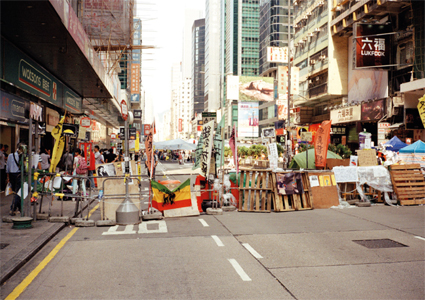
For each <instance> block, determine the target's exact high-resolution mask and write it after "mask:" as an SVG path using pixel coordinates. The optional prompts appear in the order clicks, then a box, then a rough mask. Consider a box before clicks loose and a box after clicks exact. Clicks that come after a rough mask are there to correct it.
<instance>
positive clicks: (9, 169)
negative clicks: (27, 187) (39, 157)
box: [6, 145, 24, 216]
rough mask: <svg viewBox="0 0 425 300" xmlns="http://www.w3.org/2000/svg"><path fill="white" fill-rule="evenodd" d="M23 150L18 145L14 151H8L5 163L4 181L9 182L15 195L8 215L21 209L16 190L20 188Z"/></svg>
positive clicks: (19, 198)
mask: <svg viewBox="0 0 425 300" xmlns="http://www.w3.org/2000/svg"><path fill="white" fill-rule="evenodd" d="M23 152H24V147H23V146H22V145H18V149H17V150H16V152H14V153H10V154H9V156H8V158H7V163H6V174H7V179H6V182H9V181H10V183H11V185H12V190H13V192H15V195H14V197H13V200H12V205H11V206H10V215H11V216H13V215H14V214H15V213H17V212H18V211H21V197H20V196H19V195H18V191H19V189H20V188H21V161H20V159H21V155H22V153H23Z"/></svg>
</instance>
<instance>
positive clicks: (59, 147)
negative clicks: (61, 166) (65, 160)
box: [49, 114, 66, 173]
mask: <svg viewBox="0 0 425 300" xmlns="http://www.w3.org/2000/svg"><path fill="white" fill-rule="evenodd" d="M65 116H66V114H65V115H64V116H63V117H62V119H61V120H60V122H59V123H58V124H57V125H56V126H55V128H54V129H53V130H52V136H53V138H54V139H55V145H54V146H53V153H52V159H51V162H50V169H49V172H50V173H53V172H55V170H56V166H57V164H58V163H59V161H60V159H61V158H62V152H63V147H64V146H65V136H64V135H62V127H63V123H64V122H65Z"/></svg>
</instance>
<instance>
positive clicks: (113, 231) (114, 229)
mask: <svg viewBox="0 0 425 300" xmlns="http://www.w3.org/2000/svg"><path fill="white" fill-rule="evenodd" d="M118 228H119V225H115V226H112V227H109V229H108V231H106V232H103V233H102V235H118V234H134V233H136V231H135V230H133V229H134V225H126V226H125V228H124V231H118Z"/></svg>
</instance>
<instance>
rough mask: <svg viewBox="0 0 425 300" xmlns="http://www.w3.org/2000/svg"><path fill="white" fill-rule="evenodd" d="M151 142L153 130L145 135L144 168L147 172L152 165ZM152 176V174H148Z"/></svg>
mask: <svg viewBox="0 0 425 300" xmlns="http://www.w3.org/2000/svg"><path fill="white" fill-rule="evenodd" d="M152 142H153V130H149V133H148V135H146V140H145V149H146V166H147V168H148V170H151V164H152V154H153V153H152ZM150 174H152V173H150Z"/></svg>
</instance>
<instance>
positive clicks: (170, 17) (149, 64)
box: [136, 0, 205, 114]
mask: <svg viewBox="0 0 425 300" xmlns="http://www.w3.org/2000/svg"><path fill="white" fill-rule="evenodd" d="M136 2H137V17H139V18H141V19H142V44H143V45H153V46H156V47H157V48H156V49H154V50H143V52H142V85H143V87H144V88H145V89H146V91H147V92H149V93H151V94H152V95H153V102H154V113H155V114H159V113H161V112H164V111H166V110H168V109H170V99H171V66H172V64H173V63H176V62H180V61H181V60H182V48H183V40H182V38H183V26H184V10H185V9H186V8H190V9H199V10H202V11H204V10H205V0H162V1H157V0H136Z"/></svg>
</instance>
